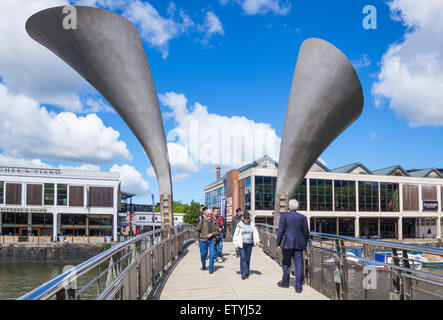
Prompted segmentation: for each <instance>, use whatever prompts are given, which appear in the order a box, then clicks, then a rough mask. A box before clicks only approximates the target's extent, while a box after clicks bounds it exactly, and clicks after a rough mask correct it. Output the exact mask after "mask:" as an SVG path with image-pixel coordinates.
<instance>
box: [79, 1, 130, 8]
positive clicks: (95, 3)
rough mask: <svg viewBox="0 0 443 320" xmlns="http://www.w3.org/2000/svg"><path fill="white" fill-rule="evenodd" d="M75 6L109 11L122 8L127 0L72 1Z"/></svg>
mask: <svg viewBox="0 0 443 320" xmlns="http://www.w3.org/2000/svg"><path fill="white" fill-rule="evenodd" d="M74 3H75V5H77V6H87V7H101V8H108V9H111V10H114V9H119V8H123V7H124V6H125V5H126V4H127V3H128V1H127V0H76V1H74Z"/></svg>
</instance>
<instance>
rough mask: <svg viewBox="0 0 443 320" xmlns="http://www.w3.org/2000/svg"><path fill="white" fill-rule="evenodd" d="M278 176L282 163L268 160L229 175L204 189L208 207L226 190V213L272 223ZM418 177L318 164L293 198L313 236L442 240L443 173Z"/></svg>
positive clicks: (431, 172) (410, 173)
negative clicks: (425, 236) (247, 213)
mask: <svg viewBox="0 0 443 320" xmlns="http://www.w3.org/2000/svg"><path fill="white" fill-rule="evenodd" d="M277 173H278V163H276V162H275V161H273V160H272V159H271V158H269V157H264V158H262V159H259V160H257V161H254V162H253V163H251V164H248V165H245V166H243V167H241V168H239V169H237V170H231V171H229V172H228V173H227V174H226V176H225V177H223V178H222V179H217V181H216V183H214V184H213V185H209V186H208V187H206V188H205V190H204V192H205V204H206V205H207V206H208V207H211V206H214V205H216V204H217V202H218V201H219V200H218V197H217V194H218V190H224V195H225V196H226V197H227V199H228V202H227V203H228V204H227V206H228V210H227V212H231V213H232V214H234V213H235V209H236V208H237V207H240V208H241V209H242V210H248V211H250V212H251V214H252V216H253V217H254V220H255V221H256V222H260V223H268V224H269V223H271V224H272V223H273V216H274V206H275V195H276V184H277ZM420 174H421V176H419V174H418V173H416V172H415V171H414V170H410V171H406V170H404V169H402V168H401V167H399V166H394V167H392V168H391V167H390V168H386V169H380V170H377V171H373V172H371V171H370V170H369V169H367V168H366V167H365V166H363V165H362V164H361V163H356V164H353V165H348V166H345V167H341V168H337V169H334V170H329V169H328V168H326V167H325V166H324V165H322V164H320V163H318V162H317V163H316V164H315V165H314V166H313V167H312V168H311V170H310V171H309V172H308V173H307V175H306V176H305V179H304V180H303V181H302V182H301V184H300V186H299V187H298V189H297V191H296V192H295V193H294V194H293V195H292V196H291V197H290V198H295V199H297V200H298V202H299V204H300V207H299V210H298V211H300V212H301V213H302V214H305V215H306V216H307V217H308V218H309V219H308V221H309V222H310V228H311V230H312V231H317V232H318V231H319V230H323V231H325V230H327V231H328V232H332V233H338V234H341V235H349V236H352V235H357V236H360V235H362V236H367V237H382V238H391V239H392V238H400V239H403V235H404V236H405V237H407V238H411V237H414V236H417V235H420V236H423V234H430V235H433V236H441V233H442V232H441V230H442V228H443V227H442V225H443V218H442V214H443V172H441V173H440V172H438V171H437V170H436V169H433V170H429V171H427V170H420ZM235 177H237V178H235ZM227 179H228V180H227ZM235 179H238V180H235ZM227 181H228V183H227ZM227 186H228V191H227V192H228V193H226V187H227ZM233 188H237V189H236V190H235V189H233ZM252 195H253V196H252ZM230 202H232V204H231V210H229V205H230V204H229V203H230ZM217 206H218V205H217ZM403 213H407V215H404V214H403Z"/></svg>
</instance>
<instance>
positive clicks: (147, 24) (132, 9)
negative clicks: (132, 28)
mask: <svg viewBox="0 0 443 320" xmlns="http://www.w3.org/2000/svg"><path fill="white" fill-rule="evenodd" d="M168 12H169V13H170V14H173V15H172V16H170V17H169V18H164V17H162V16H161V15H160V14H159V12H158V11H157V10H156V9H155V8H154V7H153V6H152V5H151V4H150V3H149V2H141V1H139V0H136V1H131V2H129V3H127V4H126V5H125V9H124V12H123V15H124V16H125V17H127V18H128V19H129V20H131V22H133V23H134V24H135V25H136V26H137V27H138V31H139V32H140V35H141V37H142V38H143V39H145V40H146V41H148V42H149V43H150V44H151V45H152V46H153V47H155V48H157V49H158V50H160V52H161V53H162V56H163V58H164V59H166V58H167V57H168V54H169V41H170V40H172V39H173V38H176V37H178V36H179V35H181V34H183V33H185V32H186V31H187V30H188V29H189V28H191V27H192V26H194V22H193V21H192V20H191V18H190V17H189V16H188V15H186V14H185V13H184V11H183V10H180V11H179V17H180V19H174V18H176V17H175V13H176V8H175V5H174V6H173V7H171V6H170V7H169V9H168Z"/></svg>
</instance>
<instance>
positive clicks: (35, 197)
mask: <svg viewBox="0 0 443 320" xmlns="http://www.w3.org/2000/svg"><path fill="white" fill-rule="evenodd" d="M42 189H43V186H42V185H41V184H28V185H26V204H27V205H28V206H41V205H42V196H43V195H42Z"/></svg>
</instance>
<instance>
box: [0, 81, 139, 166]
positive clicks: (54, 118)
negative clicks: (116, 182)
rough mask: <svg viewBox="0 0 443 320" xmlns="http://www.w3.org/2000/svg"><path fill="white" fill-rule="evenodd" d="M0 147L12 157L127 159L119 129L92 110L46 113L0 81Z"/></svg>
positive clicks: (44, 109) (105, 161) (94, 159)
mask: <svg viewBox="0 0 443 320" xmlns="http://www.w3.org/2000/svg"><path fill="white" fill-rule="evenodd" d="M0 119H1V121H0V149H1V150H2V151H3V153H4V154H5V155H7V156H12V157H15V158H25V159H30V158H39V159H44V160H59V161H60V160H67V161H73V162H81V163H94V164H98V163H109V162H113V161H114V160H115V159H125V160H131V159H132V156H131V154H130V152H129V150H128V149H127V146H126V143H125V142H123V141H121V140H119V137H120V133H119V132H118V131H115V130H114V129H112V128H111V127H106V126H105V125H104V124H103V122H102V120H101V119H100V118H99V117H98V116H97V115H96V114H88V115H87V116H85V117H80V116H77V115H75V114H74V113H71V112H62V113H50V112H48V111H47V109H46V108H44V107H41V106H40V105H39V103H38V102H36V101H35V100H33V99H31V98H29V97H27V96H25V95H12V94H11V93H10V92H8V90H7V88H6V87H5V86H4V85H2V84H0Z"/></svg>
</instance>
